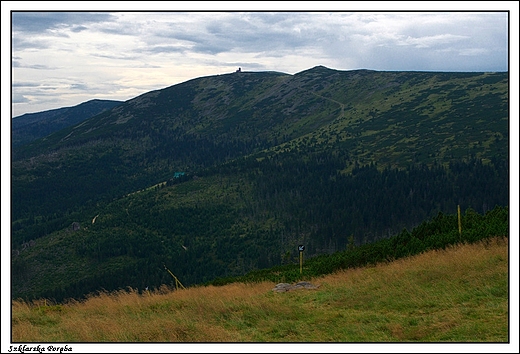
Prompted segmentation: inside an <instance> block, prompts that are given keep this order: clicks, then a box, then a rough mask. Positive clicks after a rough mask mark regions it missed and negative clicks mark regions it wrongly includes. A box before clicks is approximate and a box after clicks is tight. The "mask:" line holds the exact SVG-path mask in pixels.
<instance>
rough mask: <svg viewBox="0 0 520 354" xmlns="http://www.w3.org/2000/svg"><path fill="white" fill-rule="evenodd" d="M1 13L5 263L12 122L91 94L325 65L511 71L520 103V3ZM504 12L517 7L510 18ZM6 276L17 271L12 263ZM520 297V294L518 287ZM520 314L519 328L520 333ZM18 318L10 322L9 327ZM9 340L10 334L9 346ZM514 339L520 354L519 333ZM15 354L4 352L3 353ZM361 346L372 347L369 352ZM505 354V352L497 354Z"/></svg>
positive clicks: (106, 6)
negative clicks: (12, 266)
mask: <svg viewBox="0 0 520 354" xmlns="http://www.w3.org/2000/svg"><path fill="white" fill-rule="evenodd" d="M237 4H239V5H240V6H241V7H240V8H238V5H237ZM1 6H2V18H1V20H2V21H1V26H2V116H1V123H2V246H3V247H2V260H3V263H2V265H4V261H6V260H7V261H6V262H8V260H9V254H8V253H7V252H9V248H10V247H9V243H7V244H6V245H5V242H4V241H6V240H8V238H7V237H4V235H5V234H7V233H9V232H10V230H9V226H8V225H10V215H9V200H10V199H9V191H10V164H9V161H10V156H9V152H10V143H9V139H10V136H9V131H10V125H9V123H10V120H11V119H10V118H12V117H16V116H20V115H22V114H25V113H34V112H41V111H46V110H50V109H56V108H61V107H70V106H75V105H78V104H80V103H83V102H86V101H88V100H91V99H107V100H108V99H110V100H121V101H125V100H128V99H131V98H134V97H136V96H138V95H140V94H143V93H146V92H149V91H152V90H156V89H162V88H165V87H168V86H171V85H175V84H178V83H181V82H184V81H187V80H190V79H193V78H197V77H202V76H210V75H219V74H225V73H230V72H234V71H235V70H236V69H237V68H238V67H241V68H242V70H243V71H280V72H284V73H288V74H295V73H298V72H300V71H303V70H306V69H309V68H312V67H314V66H317V65H324V66H326V67H329V68H332V69H337V70H355V69H372V70H380V71H466V72H467V71H478V72H482V71H485V72H494V71H508V70H509V72H510V79H511V86H510V88H511V97H518V66H519V65H518V32H519V30H518V2H517V1H493V2H491V1H486V2H478V1H473V2H458V1H451V2H395V1H394V2H387V1H383V2H377V1H373V2H355V1H337V2H335V1H332V2H328V1H314V2H283V1H276V2H247V3H245V2H242V3H240V2H224V1H221V2H215V1H213V2H182V1H181V2H178V1H167V2H162V1H161V2H154V1H146V2H139V1H136V2H126V3H122V2H110V1H105V2H81V1H79V2H53V1H46V2H32V1H24V2H17V1H2V2H1ZM411 6H414V8H412V7H411ZM15 10H23V12H18V11H15ZM65 10H68V11H65ZM165 10H166V11H165ZM500 10H510V11H511V12H510V13H509V16H508V12H506V11H500ZM509 35H511V38H509V37H508V36H509ZM9 93H10V94H9ZM510 108H511V111H510V117H511V119H510V131H511V134H512V135H513V134H514V135H515V136H516V134H518V102H517V101H516V100H512V101H511V107H510ZM519 140H520V139H517V138H514V137H513V136H512V137H511V139H510V142H511V146H510V152H511V155H512V156H511V163H512V164H511V172H510V173H511V181H512V182H513V183H511V185H510V187H511V196H512V199H511V205H510V212H511V213H512V214H513V215H518V201H517V198H518V166H517V164H518V141H519ZM515 213H516V214H515ZM510 227H511V230H512V231H511V233H512V234H518V220H517V218H516V217H513V218H511V226H510ZM515 242H517V240H516V239H514V238H513V239H512V240H511V246H510V247H511V250H514V252H516V249H517V247H516V246H518V245H517V243H515ZM4 246H5V247H4ZM4 250H5V252H6V254H4ZM515 254H516V253H515ZM511 267H512V271H513V277H512V279H517V278H516V275H517V274H518V257H513V258H512V259H511ZM2 269H4V270H5V269H9V263H7V264H6V267H2ZM515 274H516V275H515ZM8 275H9V274H7V276H3V277H2V289H4V283H5V282H7V283H6V286H5V287H6V288H7V287H9V283H8V282H9V276H8ZM512 290H514V291H516V294H518V292H517V288H516V287H515V288H514V289H512ZM4 295H5V296H4ZM7 295H9V293H8V292H5V291H2V305H6V306H7V308H6V311H2V312H3V313H4V314H5V313H9V302H10V300H9V299H8V297H7ZM513 298H515V297H513ZM6 302H7V304H6ZM515 306H516V305H515ZM2 308H4V306H2ZM515 313H516V315H514V316H516V317H514V318H512V323H511V325H513V327H512V333H517V332H516V331H517V330H518V317H517V316H518V311H516V312H515V310H513V311H512V314H515ZM9 321H10V320H9V318H7V319H6V317H5V316H2V328H7V326H9V325H10V323H9ZM4 322H5V323H4ZM8 334H9V333H8V331H3V333H2V344H5V343H6V340H5V339H6V338H5V336H7V335H8ZM511 340H512V343H513V344H514V345H515V346H516V349H518V337H512V338H511ZM445 348H446V347H445V346H444V347H443V348H442V350H444V349H445ZM482 348H483V349H482ZM8 349H9V348H6V347H5V346H4V345H2V352H3V351H4V350H8ZM76 349H78V347H76ZM108 349H109V350H112V349H111V348H108ZM167 349H168V348H166V349H165V350H167ZM185 349H187V350H190V347H187V348H185ZM233 349H234V348H229V347H228V348H226V352H232V351H233ZM241 349H242V350H244V351H247V350H248V348H241ZM311 349H312V352H316V351H320V350H319V349H318V348H316V347H315V346H312V348H311ZM311 349H309V350H311ZM344 349H345V348H344V347H339V349H338V350H339V351H343V350H344ZM451 349H455V350H459V348H451ZM202 350H204V349H202ZM216 350H217V351H218V349H216ZM326 350H332V351H334V348H331V347H330V346H329V347H327V349H326ZM354 350H355V351H359V352H363V351H364V347H356V348H355V349H354ZM375 350H378V349H377V348H376V349H375ZM389 350H392V349H389ZM408 350H412V352H421V351H422V350H423V349H422V348H421V347H412V348H409V347H408V348H407V347H404V348H403V347H398V348H397V349H396V352H407V351H408ZM424 350H425V351H428V349H424ZM448 350H449V349H448ZM507 350H508V348H505V347H503V346H497V347H496V352H504V351H507ZM298 351H299V352H306V351H307V350H306V349H305V347H300V348H299V349H298ZM494 351H495V349H494V347H490V346H484V347H481V346H480V347H472V348H471V352H494ZM239 352H240V349H239ZM512 352H514V351H512Z"/></svg>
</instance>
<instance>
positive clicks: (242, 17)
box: [11, 6, 508, 117]
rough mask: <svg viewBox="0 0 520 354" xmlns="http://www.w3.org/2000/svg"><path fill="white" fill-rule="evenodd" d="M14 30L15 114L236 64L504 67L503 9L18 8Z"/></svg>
mask: <svg viewBox="0 0 520 354" xmlns="http://www.w3.org/2000/svg"><path fill="white" fill-rule="evenodd" d="M192 8H195V9H196V6H193V7H192ZM11 31H12V32H11V34H12V37H11V38H12V51H11V59H12V116H13V117H16V116H19V115H21V114H24V113H27V112H39V111H44V110H49V109H54V108H60V107H65V106H73V105H77V104H79V103H82V102H85V101H87V100H90V99H94V98H98V99H114V100H128V99H130V98H133V97H135V96H137V95H140V94H142V93H145V92H148V91H151V90H155V89H160V88H164V87H168V86H170V85H174V84H177V83H180V82H184V81H187V80H189V79H192V78H196V77H201V76H208V75H216V74H223V73H229V72H233V71H235V70H236V69H237V68H238V67H241V68H242V70H244V71H271V70H272V71H281V72H285V73H289V74H295V73H297V72H300V71H303V70H306V69H309V68H311V67H314V66H316V65H324V66H327V67H329V68H333V69H338V70H352V69H373V70H392V71H393V70H399V71H402V70H414V71H507V70H508V13H507V12H477V11H465V12H453V11H452V12H449V11H448V12H340V11H324V12H323V11H318V12H310V11H307V12H301V11H296V10H294V11H291V12H280V11H275V12H265V11H262V12H252V11H249V12H222V11H219V12H215V11H214V12H178V11H177V12H157V11H154V12H130V11H126V12H13V13H12V23H11Z"/></svg>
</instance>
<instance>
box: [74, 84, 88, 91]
mask: <svg viewBox="0 0 520 354" xmlns="http://www.w3.org/2000/svg"><path fill="white" fill-rule="evenodd" d="M70 88H71V89H72V90H83V91H86V90H88V89H89V86H88V85H85V84H71V85H70Z"/></svg>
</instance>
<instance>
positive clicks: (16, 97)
mask: <svg viewBox="0 0 520 354" xmlns="http://www.w3.org/2000/svg"><path fill="white" fill-rule="evenodd" d="M30 101H31V100H29V99H28V98H27V97H25V96H24V95H22V94H19V93H13V95H12V97H11V102H12V103H27V102H30Z"/></svg>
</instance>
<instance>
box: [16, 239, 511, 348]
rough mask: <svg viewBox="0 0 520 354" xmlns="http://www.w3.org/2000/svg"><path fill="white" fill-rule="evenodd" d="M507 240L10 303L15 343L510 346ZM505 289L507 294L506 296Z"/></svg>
mask: <svg viewBox="0 0 520 354" xmlns="http://www.w3.org/2000/svg"><path fill="white" fill-rule="evenodd" d="M507 251H508V249H507V239H506V238H496V239H493V240H490V241H488V242H486V243H481V244H477V245H462V246H457V247H452V248H449V249H446V250H440V251H432V252H428V253H425V254H421V255H418V256H414V257H410V258H407V259H402V260H397V261H394V262H391V263H388V264H381V265H377V266H374V267H367V268H359V269H349V270H345V271H341V272H338V273H335V274H331V275H328V276H324V277H321V278H319V279H314V280H312V282H313V283H315V284H320V285H321V286H320V288H319V289H318V290H300V291H294V292H288V293H274V292H272V291H271V289H272V288H273V287H274V285H275V284H273V283H270V282H264V283H259V284H241V283H234V284H229V285H226V286H222V287H214V286H208V287H192V288H188V289H185V290H175V291H173V290H171V289H167V288H162V289H160V290H158V291H156V292H153V293H149V294H148V295H146V294H145V295H142V294H139V293H137V292H136V291H134V290H132V289H129V290H128V291H121V292H118V293H112V294H107V293H102V294H99V295H97V296H93V297H90V298H89V299H87V300H86V301H83V302H71V303H68V304H63V305H49V304H47V305H45V304H42V303H41V302H40V303H36V302H35V303H30V304H28V303H25V302H20V301H13V303H12V310H13V311H12V312H13V318H12V340H13V342H66V343H73V342H82V343H90V342H190V343H194V342H211V343H217V342H352V341H354V342H387V341H397V342H401V341H470V342H471V341H484V342H485V341H495V342H496V341H498V342H500V341H506V340H507V319H508V317H507V314H508V313H507V311H508V307H507V306H508V303H507V272H508V259H507V257H508V253H507ZM504 292H505V293H504Z"/></svg>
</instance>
